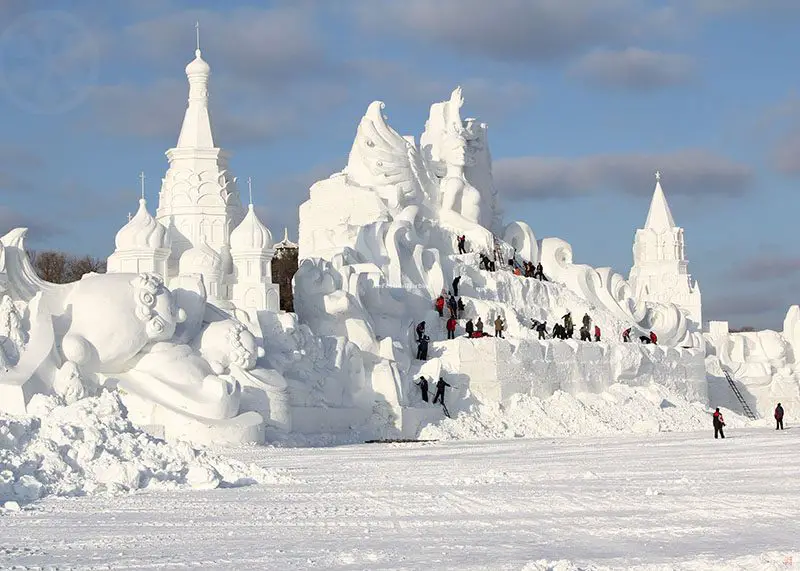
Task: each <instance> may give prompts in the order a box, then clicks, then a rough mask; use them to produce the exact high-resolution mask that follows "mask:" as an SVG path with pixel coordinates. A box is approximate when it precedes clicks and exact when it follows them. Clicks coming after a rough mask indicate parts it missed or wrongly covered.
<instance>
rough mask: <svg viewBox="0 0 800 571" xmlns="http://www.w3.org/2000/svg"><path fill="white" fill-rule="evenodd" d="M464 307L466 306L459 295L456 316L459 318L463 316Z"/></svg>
mask: <svg viewBox="0 0 800 571" xmlns="http://www.w3.org/2000/svg"><path fill="white" fill-rule="evenodd" d="M465 309H466V308H465V307H464V302H463V301H461V298H460V297H459V298H458V318H459V319H461V318H462V317H463V316H464V310H465Z"/></svg>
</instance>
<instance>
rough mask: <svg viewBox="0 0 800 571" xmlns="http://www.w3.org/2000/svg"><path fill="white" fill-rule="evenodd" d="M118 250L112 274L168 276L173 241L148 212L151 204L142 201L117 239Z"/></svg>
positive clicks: (110, 262)
mask: <svg viewBox="0 0 800 571" xmlns="http://www.w3.org/2000/svg"><path fill="white" fill-rule="evenodd" d="M114 243H115V245H116V249H115V250H114V253H113V254H112V255H111V256H109V258H108V263H107V268H108V272H109V273H111V272H128V273H140V272H148V273H156V274H161V275H162V276H166V275H167V259H168V258H169V255H170V242H169V235H168V232H167V229H166V228H165V227H164V226H162V225H161V224H160V223H159V222H157V221H156V220H155V218H153V217H152V216H151V215H150V213H149V212H148V211H147V201H146V200H145V199H144V198H141V199H140V200H139V210H138V211H137V212H136V215H135V216H134V217H133V218H131V219H130V220H129V221H128V223H127V224H126V225H125V226H123V227H122V228H121V229H120V231H119V232H117V236H116V238H115V239H114Z"/></svg>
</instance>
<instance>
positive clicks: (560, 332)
mask: <svg viewBox="0 0 800 571" xmlns="http://www.w3.org/2000/svg"><path fill="white" fill-rule="evenodd" d="M566 338H567V336H566V334H565V333H564V326H563V325H561V324H560V323H556V324H555V325H553V339H562V340H563V339H566Z"/></svg>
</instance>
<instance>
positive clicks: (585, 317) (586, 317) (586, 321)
mask: <svg viewBox="0 0 800 571" xmlns="http://www.w3.org/2000/svg"><path fill="white" fill-rule="evenodd" d="M591 323H592V318H591V317H589V314H588V313H584V314H583V325H584V327H586V329H589V325H591Z"/></svg>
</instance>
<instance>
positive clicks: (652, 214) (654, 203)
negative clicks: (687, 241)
mask: <svg viewBox="0 0 800 571" xmlns="http://www.w3.org/2000/svg"><path fill="white" fill-rule="evenodd" d="M644 227H645V228H649V229H650V230H655V231H656V232H663V231H664V230H667V229H669V228H674V227H675V220H674V219H673V218H672V212H671V211H670V209H669V205H668V204H667V198H666V197H665V196H664V191H663V190H662V188H661V171H656V188H655V191H654V192H653V200H651V201H650V210H649V211H648V213H647V222H645V224H644Z"/></svg>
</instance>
